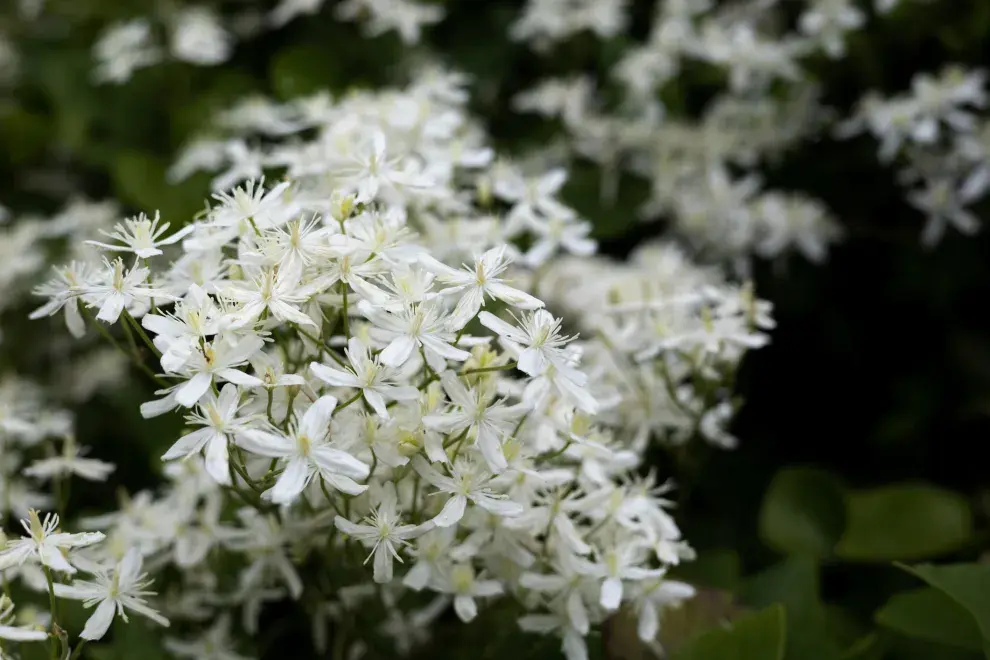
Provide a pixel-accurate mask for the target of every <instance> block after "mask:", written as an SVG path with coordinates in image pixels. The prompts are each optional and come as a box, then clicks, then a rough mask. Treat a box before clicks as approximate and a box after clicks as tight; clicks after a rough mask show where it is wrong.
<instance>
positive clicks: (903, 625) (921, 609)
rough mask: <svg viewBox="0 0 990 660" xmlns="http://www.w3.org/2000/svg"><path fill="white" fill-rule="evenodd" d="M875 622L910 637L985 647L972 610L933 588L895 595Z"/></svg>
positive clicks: (962, 645)
mask: <svg viewBox="0 0 990 660" xmlns="http://www.w3.org/2000/svg"><path fill="white" fill-rule="evenodd" d="M876 621H877V623H879V624H880V625H882V626H885V627H887V628H890V629H891V630H896V631H897V632H899V633H901V634H903V635H907V636H908V637H917V638H919V639H923V640H925V641H929V642H936V643H939V644H945V645H947V646H960V647H962V648H965V649H970V650H973V651H980V650H982V648H983V638H982V637H981V635H980V629H979V628H978V627H977V625H976V622H975V621H974V620H973V617H972V616H971V615H970V614H969V612H967V611H966V609H965V608H964V607H963V606H962V605H960V604H958V603H957V602H956V601H954V600H952V598H951V597H949V595H948V594H946V593H945V592H943V591H939V590H938V589H934V588H932V587H922V588H920V589H912V590H911V591H905V592H902V593H899V594H894V595H893V596H891V598H890V600H889V601H887V603H886V605H884V606H883V607H882V608H881V609H880V610H878V611H877V613H876Z"/></svg>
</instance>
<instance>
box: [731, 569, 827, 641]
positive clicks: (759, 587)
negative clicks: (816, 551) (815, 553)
mask: <svg viewBox="0 0 990 660" xmlns="http://www.w3.org/2000/svg"><path fill="white" fill-rule="evenodd" d="M741 596H742V599H743V600H744V602H746V603H748V604H750V605H752V606H753V607H766V606H768V605H770V604H772V603H780V604H782V605H783V606H784V607H785V608H786V609H787V658H788V660H836V659H837V658H838V657H839V647H838V645H837V643H836V641H835V640H834V639H833V636H832V635H830V634H829V630H828V618H827V613H826V610H825V605H824V604H823V603H822V601H821V596H820V595H819V584H818V562H817V561H815V560H814V559H813V558H811V557H808V556H800V555H793V556H791V557H789V558H788V559H786V560H784V561H783V562H781V563H779V564H777V565H775V566H772V567H771V568H769V569H767V570H766V571H764V572H762V573H759V574H758V575H755V576H753V577H751V578H750V579H749V580H748V581H747V582H746V584H745V585H744V586H743V589H742V592H741Z"/></svg>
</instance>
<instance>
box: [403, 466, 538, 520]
mask: <svg viewBox="0 0 990 660" xmlns="http://www.w3.org/2000/svg"><path fill="white" fill-rule="evenodd" d="M413 468H414V469H415V470H416V472H418V473H419V476H421V477H423V479H425V480H426V481H427V482H428V483H430V484H431V485H433V486H434V487H435V488H436V489H437V490H438V491H440V492H441V493H448V494H449V495H451V497H450V499H448V500H447V502H446V503H445V504H444V506H443V509H442V510H441V511H440V513H438V514H437V515H436V516H435V517H434V518H433V522H434V524H436V526H437V527H450V526H451V525H456V524H457V522H458V521H459V520H460V519H461V518H462V517H463V516H464V509H465V508H466V507H467V503H468V501H469V500H470V501H471V502H473V503H474V504H476V505H478V506H479V507H481V508H482V509H484V510H485V511H488V512H489V513H491V514H494V515H496V516H518V515H519V514H521V513H522V512H523V507H522V505H521V504H519V503H518V502H513V501H512V500H509V499H507V498H506V496H505V495H498V494H496V493H494V492H493V491H492V490H491V489H490V488H489V487H488V484H489V482H490V481H491V479H492V477H491V476H490V475H485V474H484V473H483V472H482V471H480V470H478V469H477V467H476V466H474V465H472V464H471V463H469V462H468V461H464V460H461V461H457V462H456V463H455V464H454V465H453V467H451V475H452V476H450V477H445V476H444V475H442V474H440V472H438V471H437V470H436V469H434V468H433V467H432V466H431V465H430V464H429V463H427V462H426V461H425V460H423V458H422V457H420V456H416V457H415V458H414V459H413Z"/></svg>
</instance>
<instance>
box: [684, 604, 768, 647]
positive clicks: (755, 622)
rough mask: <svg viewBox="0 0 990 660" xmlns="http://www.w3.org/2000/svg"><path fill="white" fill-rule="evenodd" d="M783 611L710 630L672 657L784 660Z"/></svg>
mask: <svg viewBox="0 0 990 660" xmlns="http://www.w3.org/2000/svg"><path fill="white" fill-rule="evenodd" d="M784 619H785V617H784V608H783V607H781V606H780V605H772V606H770V607H768V608H767V609H765V610H763V611H761V612H756V613H755V614H750V615H748V616H745V617H742V618H740V619H739V620H738V621H736V622H735V624H734V625H732V626H731V627H729V628H726V629H721V630H710V631H708V632H707V633H705V634H703V635H701V636H700V637H698V638H696V639H695V640H694V641H693V642H691V643H690V644H688V645H687V646H685V647H684V648H683V649H681V650H680V651H679V652H678V653H676V654H675V655H674V660H783V658H784V636H785V632H784V623H785V621H784Z"/></svg>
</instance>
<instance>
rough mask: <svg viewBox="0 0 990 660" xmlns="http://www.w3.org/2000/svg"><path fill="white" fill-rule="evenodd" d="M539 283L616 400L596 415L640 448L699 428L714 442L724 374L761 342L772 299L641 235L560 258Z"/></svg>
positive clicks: (731, 442)
mask: <svg viewBox="0 0 990 660" xmlns="http://www.w3.org/2000/svg"><path fill="white" fill-rule="evenodd" d="M539 293H540V295H542V296H544V297H545V298H546V299H547V300H548V301H550V302H551V303H552V304H554V305H555V306H559V307H560V308H561V309H566V310H567V312H568V318H573V319H575V322H577V323H578V324H579V325H580V327H581V328H582V331H584V332H586V333H587V334H586V336H587V337H588V339H587V340H586V344H585V352H584V362H583V363H584V365H585V369H586V370H587V371H588V372H589V373H590V374H592V375H593V379H594V381H595V382H602V383H609V384H611V385H612V386H613V387H614V388H615V391H616V393H617V399H616V405H614V406H612V407H610V408H609V409H608V410H607V411H603V412H602V414H601V416H600V417H605V418H607V419H608V420H609V424H610V425H611V426H612V427H614V428H618V429H621V431H620V433H619V434H620V435H623V436H629V437H632V438H633V439H634V440H633V446H634V447H636V448H642V447H645V446H646V445H647V443H648V442H649V441H650V439H655V440H657V441H660V442H663V443H665V444H668V445H674V446H677V445H682V444H683V443H685V442H687V441H688V440H690V439H692V438H694V437H696V436H699V435H700V436H701V437H702V438H703V439H704V440H706V441H707V442H709V443H711V444H713V445H715V446H718V447H723V448H727V449H730V448H733V447H735V446H736V444H737V440H736V438H734V437H733V436H732V435H731V434H729V432H728V431H727V428H726V427H727V424H728V422H729V421H730V420H731V418H732V416H733V414H734V412H735V409H736V405H737V402H734V401H733V399H732V395H733V392H732V383H733V382H734V380H735V372H736V370H737V369H738V366H739V362H740V360H741V358H742V356H743V355H744V354H745V351H746V350H747V349H750V348H759V347H761V346H763V345H765V344H766V342H767V341H768V337H767V335H766V334H765V331H767V330H769V329H771V328H773V326H774V323H773V319H772V317H771V314H770V313H771V307H770V304H769V303H767V302H766V301H763V300H759V299H757V298H755V297H754V295H753V291H752V289H751V288H750V287H749V286H743V287H738V286H735V285H732V284H729V283H727V281H726V280H725V276H724V274H723V273H721V272H720V271H719V269H717V268H714V267H707V268H705V267H699V266H698V265H697V264H694V263H692V262H691V261H690V260H688V259H687V258H686V256H685V254H684V252H683V251H682V250H681V249H679V248H677V247H676V246H675V245H673V244H664V243H657V244H646V245H643V246H642V247H640V248H639V249H637V250H636V251H635V252H634V253H633V254H632V255H631V256H630V258H629V259H628V260H627V261H624V262H615V261H612V260H606V259H601V258H596V259H594V260H587V259H584V260H579V259H577V258H574V257H571V258H565V259H560V260H558V261H557V262H555V263H554V264H553V265H552V266H551V267H550V268H549V269H548V270H547V272H546V274H545V275H544V276H543V278H542V280H541V281H540V285H539Z"/></svg>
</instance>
